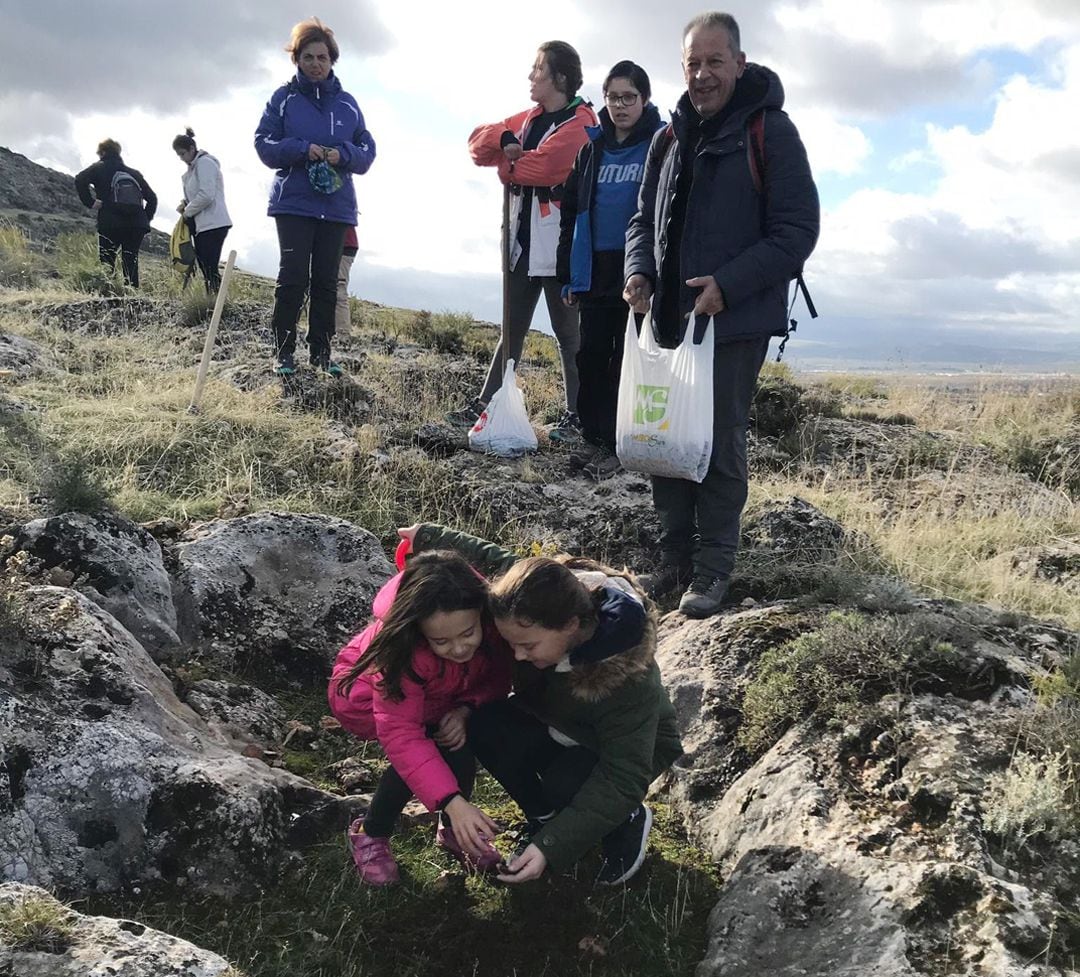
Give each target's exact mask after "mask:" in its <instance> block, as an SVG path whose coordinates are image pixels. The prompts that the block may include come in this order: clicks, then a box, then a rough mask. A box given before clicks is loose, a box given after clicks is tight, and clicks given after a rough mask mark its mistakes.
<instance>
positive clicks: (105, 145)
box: [97, 139, 120, 159]
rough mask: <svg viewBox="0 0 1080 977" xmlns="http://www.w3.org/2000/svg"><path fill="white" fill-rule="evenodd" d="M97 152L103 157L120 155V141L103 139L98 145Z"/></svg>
mask: <svg viewBox="0 0 1080 977" xmlns="http://www.w3.org/2000/svg"><path fill="white" fill-rule="evenodd" d="M97 154H98V156H100V157H101V158H102V159H104V158H105V157H106V156H119V155H120V143H118V142H117V141H116V140H115V139H102V140H101V142H99V143H98V146H97Z"/></svg>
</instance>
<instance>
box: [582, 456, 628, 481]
mask: <svg viewBox="0 0 1080 977" xmlns="http://www.w3.org/2000/svg"><path fill="white" fill-rule="evenodd" d="M581 470H582V471H583V472H584V473H585V474H586V475H588V476H589V478H593V479H596V481H598V482H599V481H602V480H603V479H605V478H611V476H612V475H614V474H616V473H617V472H620V471H622V464H621V463H620V462H619V456H618V455H617V454H615V452H614V451H612V450H611V449H610V448H597V449H596V452H595V453H594V454H593V456H592V457H591V458H590V459H589V460H588V462H586V464H585V465H583V466H582V469H581Z"/></svg>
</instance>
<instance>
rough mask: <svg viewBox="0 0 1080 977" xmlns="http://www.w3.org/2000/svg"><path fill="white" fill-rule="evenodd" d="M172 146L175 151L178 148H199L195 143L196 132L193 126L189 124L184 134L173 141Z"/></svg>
mask: <svg viewBox="0 0 1080 977" xmlns="http://www.w3.org/2000/svg"><path fill="white" fill-rule="evenodd" d="M172 148H173V152H175V151H176V150H178V149H183V150H188V149H197V148H198V147H197V146H196V145H195V133H194V132H193V131H192V128H191V126H188V127H187V128H186V129H185V130H184V135H182V136H177V137H176V138H175V139H174V140H173V141H172Z"/></svg>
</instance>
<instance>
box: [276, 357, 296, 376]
mask: <svg viewBox="0 0 1080 977" xmlns="http://www.w3.org/2000/svg"><path fill="white" fill-rule="evenodd" d="M295 372H296V360H294V359H293V354H292V353H282V354H281V355H280V356H279V357H278V361H277V365H276V366H275V367H274V373H275V375H276V376H279V377H291V376H292V375H293V374H294V373H295Z"/></svg>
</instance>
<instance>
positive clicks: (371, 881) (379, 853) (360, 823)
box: [347, 818, 401, 885]
mask: <svg viewBox="0 0 1080 977" xmlns="http://www.w3.org/2000/svg"><path fill="white" fill-rule="evenodd" d="M347 837H348V839H349V848H350V849H351V850H352V857H353V861H354V862H355V863H356V871H357V873H359V875H360V880H361V881H362V882H366V883H367V884H368V885H393V884H394V883H395V882H398V881H400V878H401V877H400V876H399V875H398V867H397V862H396V861H395V860H394V853H393V852H392V851H391V850H390V839H389V838H372V837H371V836H370V835H366V834H364V820H363V818H357V819H356V820H355V821H353V823H352V824H350V825H349V830H348V832H347Z"/></svg>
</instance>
